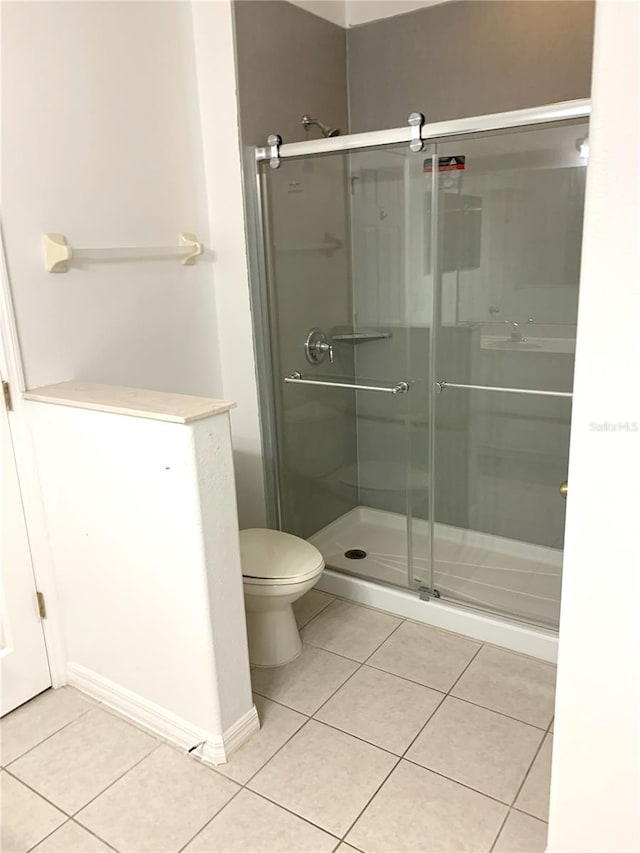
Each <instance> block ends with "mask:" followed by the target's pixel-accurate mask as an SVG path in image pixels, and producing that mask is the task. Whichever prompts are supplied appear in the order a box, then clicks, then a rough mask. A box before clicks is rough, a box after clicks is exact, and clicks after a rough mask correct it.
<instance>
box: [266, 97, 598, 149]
mask: <svg viewBox="0 0 640 853" xmlns="http://www.w3.org/2000/svg"><path fill="white" fill-rule="evenodd" d="M590 115H591V100H590V99H589V98H581V99H577V100H573V101H561V102H560V103H557V104H547V105H545V106H541V107H532V108H529V109H524V110H510V111H508V112H503V113H490V114H487V115H480V116H472V117H470V118H456V119H450V120H449V121H439V122H432V123H431V124H423V125H422V129H421V138H422V141H423V142H427V141H429V140H432V139H443V138H446V137H448V136H460V135H463V134H469V133H484V132H487V131H492V130H508V129H514V128H517V127H529V126H533V125H540V124H548V123H551V122H558V121H570V120H573V119H581V118H588V117H589V116H590ZM414 135H415V127H414V126H413V125H411V124H406V125H405V126H404V127H394V128H388V129H386V130H374V131H369V132H367V133H351V134H347V135H346V136H333V137H329V138H326V139H310V140H308V141H306V142H289V143H285V144H279V145H277V146H275V148H276V150H277V157H278V158H279V159H284V158H288V157H304V156H307V155H309V154H330V153H332V152H336V151H351V150H355V149H357V148H374V147H376V146H379V145H393V144H394V143H398V142H411V140H412V139H414V138H415V136H414ZM277 138H278V140H279V139H280V137H277ZM270 141H271V139H270ZM255 152H256V154H255V156H256V160H257V161H258V162H259V161H262V160H270V159H271V158H272V156H273V149H272V147H259V148H256V149H255Z"/></svg>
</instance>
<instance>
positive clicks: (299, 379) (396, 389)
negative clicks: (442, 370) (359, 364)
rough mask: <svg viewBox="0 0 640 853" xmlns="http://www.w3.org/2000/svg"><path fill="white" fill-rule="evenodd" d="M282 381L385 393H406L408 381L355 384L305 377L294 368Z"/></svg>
mask: <svg viewBox="0 0 640 853" xmlns="http://www.w3.org/2000/svg"><path fill="white" fill-rule="evenodd" d="M284 381H285V382H291V383H294V384H296V385H323V386H325V387H327V388H350V389H351V390H352V391H383V392H384V393H385V394H406V393H407V391H408V390H409V383H408V382H397V383H396V384H395V385H392V386H391V387H384V386H379V385H356V384H351V383H348V382H325V381H323V380H321V379H305V378H304V377H303V376H302V373H300V371H299V370H296V371H295V372H294V373H292V374H291V376H285V377H284Z"/></svg>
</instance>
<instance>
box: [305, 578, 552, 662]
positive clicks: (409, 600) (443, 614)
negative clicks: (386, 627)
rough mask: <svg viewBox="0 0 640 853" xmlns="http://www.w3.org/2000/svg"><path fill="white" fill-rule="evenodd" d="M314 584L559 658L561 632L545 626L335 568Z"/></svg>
mask: <svg viewBox="0 0 640 853" xmlns="http://www.w3.org/2000/svg"><path fill="white" fill-rule="evenodd" d="M315 588H316V589H319V590H322V592H328V593H331V594H332V595H338V596H340V597H341V598H347V599H351V600H352V601H359V602H360V603H361V604H367V605H368V606H369V607H375V608H377V609H378V610H386V611H387V612H389V613H395V614H397V615H398V616H404V617H405V618H406V619H412V620H413V621H415V622H424V623H425V624H426V625H432V626H433V627H434V628H442V629H443V630H445V631H453V632H455V633H456V634H463V635H464V636H466V637H471V638H472V639H474V640H480V641H481V642H483V643H491V644H492V645H495V646H502V647H503V648H505V649H511V651H514V652H519V653H521V654H525V655H531V657H535V658H540V659H541V660H545V661H549V662H550V663H555V662H556V661H557V659H558V635H557V634H555V633H554V632H551V631H546V630H545V629H544V628H532V627H529V626H528V625H524V624H522V623H518V622H511V621H510V620H508V619H499V618H498V617H497V616H496V617H493V616H488V615H484V614H482V613H478V612H476V611H473V610H471V609H469V608H465V607H456V606H455V605H452V604H447V603H445V602H444V601H435V600H432V601H422V600H421V599H420V598H419V597H418V595H417V594H416V593H415V592H409V591H408V590H407V591H406V592H405V591H404V590H401V589H395V588H394V587H389V586H384V585H383V584H377V583H372V582H371V581H366V580H362V579H361V578H356V577H353V576H351V575H345V574H342V572H336V571H333V570H332V569H325V570H324V572H323V573H322V575H321V576H320V580H319V581H318V583H317V584H316V587H315Z"/></svg>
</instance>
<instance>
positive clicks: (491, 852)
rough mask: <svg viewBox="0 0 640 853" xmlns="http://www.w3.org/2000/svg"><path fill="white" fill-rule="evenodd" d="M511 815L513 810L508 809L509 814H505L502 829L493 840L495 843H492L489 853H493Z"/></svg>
mask: <svg viewBox="0 0 640 853" xmlns="http://www.w3.org/2000/svg"><path fill="white" fill-rule="evenodd" d="M510 814H511V808H508V809H507V813H506V814H505V816H504V818H503V820H502V823H501V824H500V828H499V829H498V832H497V833H496V837H495V838H494V839H493V843H492V845H491V847H490V848H489V853H493V848H494V847H495V846H496V844H497V843H498V839H499V838H500V836H501V835H502V830H503V829H504V827H505V824H506V822H507V821H508V820H509V815H510Z"/></svg>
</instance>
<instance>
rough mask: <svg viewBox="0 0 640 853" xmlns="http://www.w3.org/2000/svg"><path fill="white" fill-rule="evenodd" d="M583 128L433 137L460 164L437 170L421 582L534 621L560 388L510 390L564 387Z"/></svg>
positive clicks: (554, 612) (555, 478) (549, 538)
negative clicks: (431, 399) (426, 560)
mask: <svg viewBox="0 0 640 853" xmlns="http://www.w3.org/2000/svg"><path fill="white" fill-rule="evenodd" d="M586 134H587V127H586V126H585V125H584V124H582V125H577V124H573V125H568V126H564V127H559V128H552V129H537V130H532V131H527V132H518V133H515V132H513V133H509V134H500V135H492V136H487V137H484V138H476V139H471V140H466V141H462V142H456V143H451V144H446V145H445V144H444V143H441V144H440V146H439V148H440V150H439V152H438V153H439V156H440V157H441V158H442V157H443V156H446V157H457V158H464V160H461V159H459V162H460V163H462V164H463V166H464V168H462V169H459V170H457V171H455V172H451V173H447V172H442V173H440V174H439V189H438V208H439V212H440V239H439V259H440V263H439V275H438V282H437V294H438V323H437V330H436V371H435V372H436V379H437V380H439V381H440V382H444V383H445V385H444V387H443V390H442V392H441V393H440V394H436V395H435V416H434V425H435V437H434V444H435V461H434V465H435V477H434V479H435V507H434V544H433V559H434V572H435V579H434V582H435V585H436V587H437V588H438V589H439V591H440V594H441V595H442V596H443V597H448V598H453V599H456V600H458V601H462V602H465V603H468V604H470V605H473V606H476V607H480V608H483V609H487V610H490V611H492V612H497V613H503V614H506V615H509V616H512V617H515V618H519V619H522V620H525V621H528V622H531V623H535V624H537V625H545V626H548V627H557V623H558V614H559V601H560V583H561V569H562V547H563V531H564V509H565V503H564V500H563V499H562V497H561V495H560V493H559V488H560V485H561V483H562V482H563V481H564V480H565V479H566V474H567V464H568V450H569V426H570V418H571V398H570V396H550V395H545V394H523V393H521V392H522V391H551V392H561V393H569V392H571V389H572V382H573V361H574V352H575V328H576V319H577V304H578V282H579V266H580V249H581V229H582V212H583V203H584V184H585V166H586V163H585V161H584V159H582V157H581V146H580V143H581V142H582V140H583V139H584V138H585V137H586ZM456 386H472V388H468V387H456ZM494 388H500V389H505V390H502V391H496V390H490V389H494Z"/></svg>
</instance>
